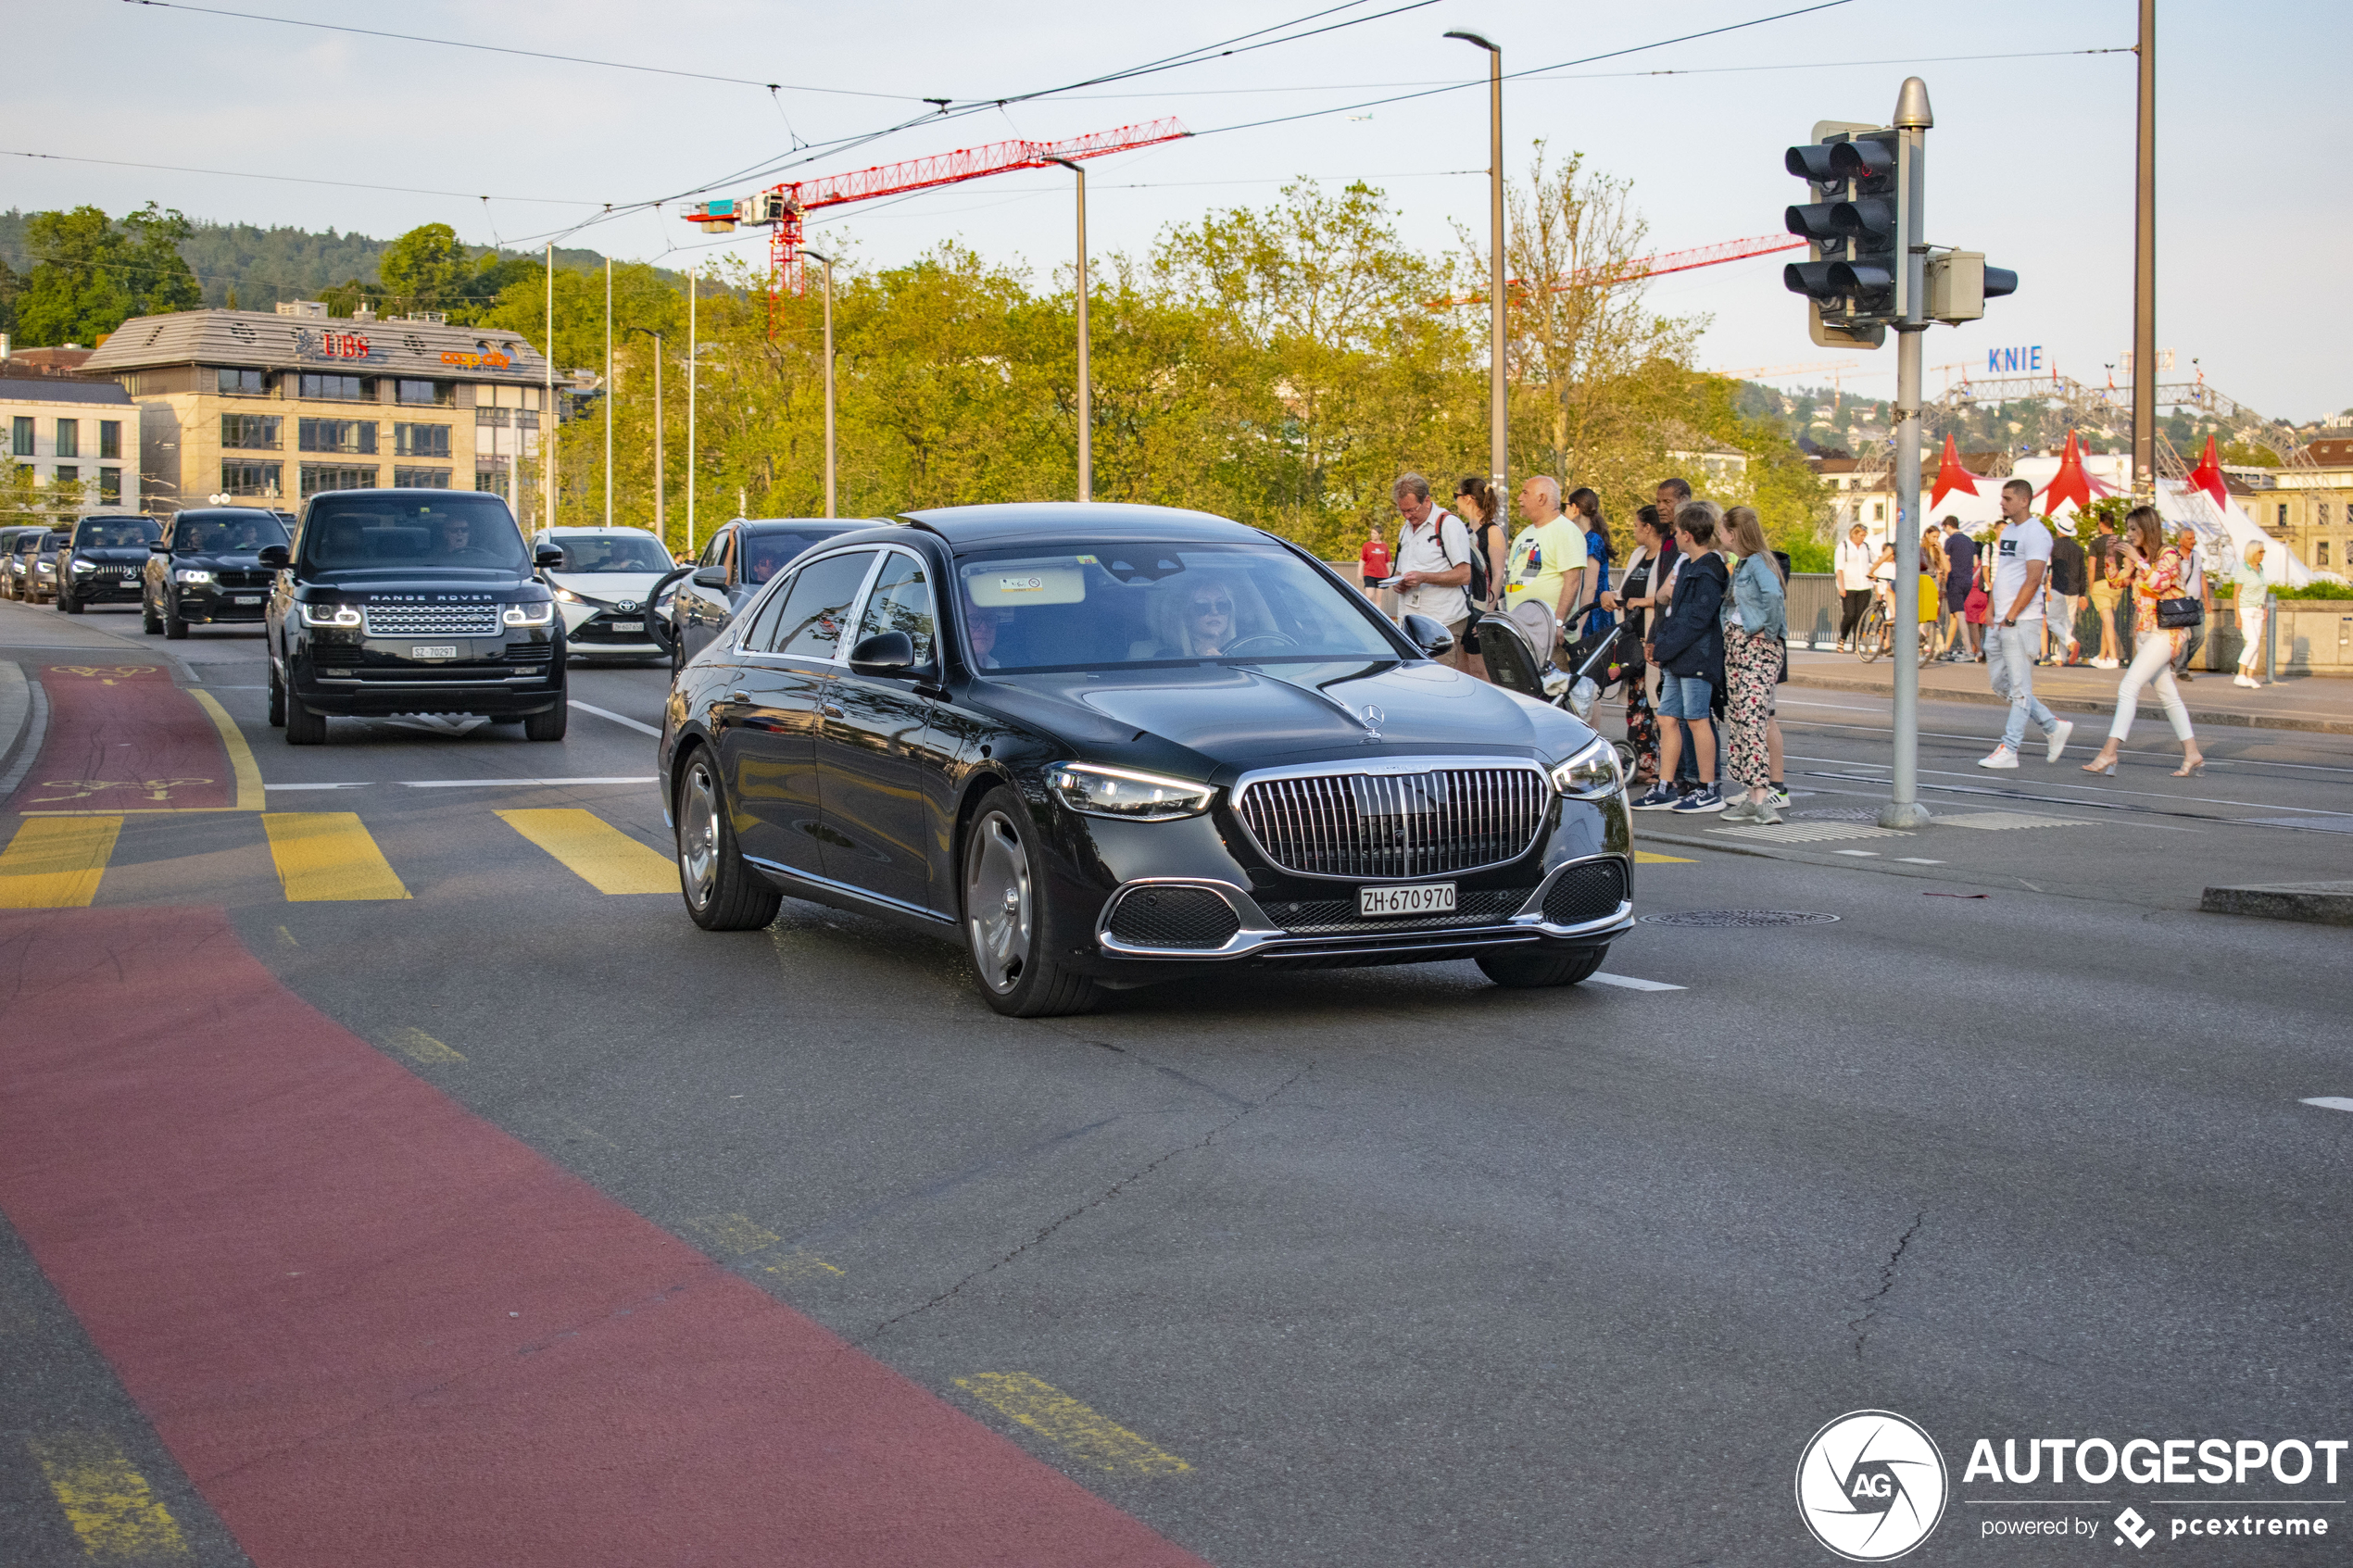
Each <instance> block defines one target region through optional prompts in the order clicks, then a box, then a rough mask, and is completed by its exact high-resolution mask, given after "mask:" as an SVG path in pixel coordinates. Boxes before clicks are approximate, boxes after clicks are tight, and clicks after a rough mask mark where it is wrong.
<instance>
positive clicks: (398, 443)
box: [392, 425, 449, 458]
mask: <svg viewBox="0 0 2353 1568" xmlns="http://www.w3.org/2000/svg"><path fill="white" fill-rule="evenodd" d="M392 455H393V456H394V457H396V458H446V457H447V456H449V427H448V426H447V425H395V426H393V427H392Z"/></svg>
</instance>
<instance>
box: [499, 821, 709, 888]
mask: <svg viewBox="0 0 2353 1568" xmlns="http://www.w3.org/2000/svg"><path fill="white" fill-rule="evenodd" d="M498 815H499V817H500V819H501V820H503V821H504V822H506V824H507V825H508V826H509V827H510V828H512V829H514V830H515V831H516V832H517V833H519V834H522V835H523V836H524V837H525V838H527V839H529V840H531V842H532V843H534V844H536V845H537V846H539V847H540V848H542V849H545V850H546V851H547V853H548V854H550V855H553V856H554V857H555V858H556V859H559V860H561V861H562V862H563V863H564V864H565V865H566V866H568V867H570V868H571V869H572V870H573V872H577V873H579V875H580V878H581V880H583V881H584V882H585V883H587V884H588V885H589V886H591V887H594V888H595V889H596V890H597V891H598V892H599V893H674V892H676V891H677V890H678V872H677V870H676V868H674V867H673V866H672V865H671V863H670V858H669V857H668V856H666V855H662V854H659V853H657V852H656V851H654V850H651V849H648V848H647V847H645V846H644V845H642V844H640V843H638V842H637V841H636V840H635V839H634V838H632V837H630V836H629V835H628V834H625V833H623V832H622V831H621V830H620V829H619V828H617V827H614V826H613V825H612V824H611V823H610V822H606V821H605V820H604V819H603V818H601V817H599V816H598V815H597V814H596V813H595V812H594V811H589V810H585V809H582V808H580V807H576V806H565V807H551V808H544V809H531V810H514V811H501V812H499V813H498Z"/></svg>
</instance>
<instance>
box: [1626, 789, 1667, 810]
mask: <svg viewBox="0 0 2353 1568" xmlns="http://www.w3.org/2000/svg"><path fill="white" fill-rule="evenodd" d="M1674 805H1675V787H1674V786H1673V785H1672V784H1653V785H1652V786H1651V792H1650V793H1649V794H1648V795H1645V796H1643V797H1642V798H1641V799H1640V800H1637V801H1635V802H1634V809H1635V810H1637V811H1665V810H1668V809H1672V808H1673V806H1674Z"/></svg>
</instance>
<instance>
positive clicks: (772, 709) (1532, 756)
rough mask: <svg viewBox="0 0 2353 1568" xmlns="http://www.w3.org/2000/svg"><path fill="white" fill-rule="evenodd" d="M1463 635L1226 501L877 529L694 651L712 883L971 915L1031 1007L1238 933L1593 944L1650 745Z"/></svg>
mask: <svg viewBox="0 0 2353 1568" xmlns="http://www.w3.org/2000/svg"><path fill="white" fill-rule="evenodd" d="M1417 644H1418V646H1417ZM1447 645H1448V640H1447V635H1446V632H1445V629H1444V628H1443V627H1441V626H1439V625H1437V624H1436V623H1434V622H1431V621H1424V620H1422V619H1421V618H1419V617H1410V618H1408V621H1407V623H1406V627H1405V630H1404V631H1403V632H1400V631H1399V630H1398V629H1397V628H1396V627H1393V626H1391V625H1390V623H1389V622H1388V621H1386V620H1385V619H1383V617H1382V616H1381V615H1380V614H1379V612H1378V610H1376V609H1375V608H1373V606H1372V605H1371V604H1370V603H1369V602H1367V601H1366V600H1365V597H1364V596H1363V595H1361V594H1359V593H1358V592H1356V591H1355V590H1354V589H1353V588H1352V587H1350V586H1349V585H1348V584H1347V583H1344V582H1343V581H1342V580H1341V579H1340V578H1339V577H1338V576H1336V575H1335V574H1334V573H1332V572H1331V571H1329V570H1328V569H1327V568H1326V567H1325V566H1324V565H1323V564H1322V563H1321V562H1319V561H1317V560H1316V559H1315V558H1314V557H1313V556H1311V555H1310V554H1308V553H1307V552H1306V551H1304V550H1302V549H1300V548H1299V547H1298V546H1293V545H1291V544H1290V543H1288V542H1286V541H1284V540H1282V539H1278V538H1276V537H1274V536H1272V535H1270V534H1267V533H1262V532H1260V531H1259V530H1256V529H1253V528H1248V527H1244V526H1243V525H1241V524H1239V523H1236V522H1230V521H1226V520H1224V519H1221V518H1215V517H1211V516H1208V515H1206V514H1204V513H1200V512H1189V511H1176V510H1168V509H1164V508H1156V507H1124V506H1101V505H1097V506H1082V505H1076V504H1067V505H1051V504H1036V505H1020V506H994V507H960V508H947V509H942V510H936V511H920V512H911V513H908V514H906V515H905V516H903V517H901V518H900V519H898V520H896V521H894V522H892V523H891V524H889V525H887V526H882V527H875V528H867V529H862V530H860V531H859V532H856V533H848V534H844V535H842V536H841V537H839V538H837V539H832V540H828V541H826V542H825V543H824V544H823V545H821V546H817V547H815V548H812V549H811V550H810V551H809V552H808V553H807V554H806V555H804V556H802V557H800V558H799V559H797V560H795V561H794V562H793V563H792V567H791V570H790V571H785V572H781V573H779V574H778V575H777V577H776V579H775V581H774V582H773V583H770V584H769V585H768V587H767V588H766V590H765V591H764V592H763V593H762V594H761V595H760V596H759V597H758V598H757V599H756V600H754V601H753V602H751V603H749V605H747V606H746V607H745V608H744V609H743V610H742V611H741V612H740V613H738V614H737V615H736V617H735V619H734V621H732V622H731V624H730V625H729V627H728V628H727V630H726V632H725V633H724V634H723V635H722V636H721V637H719V638H718V639H717V640H715V641H713V642H712V643H711V645H710V646H708V647H706V648H705V649H704V650H703V651H702V652H701V653H700V654H699V655H698V656H697V657H696V658H695V659H694V660H693V661H692V662H690V663H689V664H687V665H686V668H685V669H684V670H683V671H681V672H680V674H679V678H678V680H677V681H676V682H675V684H673V687H672V690H671V694H670V699H669V704H668V707H667V709H666V710H665V712H664V716H663V723H662V734H661V745H660V748H659V759H660V766H661V787H662V791H663V805H664V808H665V809H666V811H667V812H668V813H669V815H670V819H671V822H672V825H673V830H674V833H675V835H676V843H677V858H678V870H679V878H680V882H681V884H682V888H683V891H684V893H685V896H686V908H687V911H688V912H689V913H690V914H691V915H692V916H693V918H694V920H695V921H696V922H697V923H698V924H699V925H701V926H703V927H704V928H705V929H708V930H714V931H724V930H744V929H749V928H753V927H758V926H762V925H765V924H767V923H768V922H770V921H771V920H773V919H774V917H775V913H776V909H777V905H778V900H779V898H780V897H781V896H782V895H784V894H787V893H788V894H790V895H792V896H793V897H798V898H805V899H810V900H812V901H814V902H818V903H823V904H829V905H832V906H835V907H837V908H839V909H852V910H858V911H862V912H864V913H868V914H876V915H881V916H885V917H887V918H890V919H893V920H895V921H898V922H903V923H905V924H908V925H910V926H912V927H915V928H918V929H922V930H925V931H930V932H933V933H937V934H938V935H944V936H949V937H951V938H958V939H961V940H962V941H963V943H964V944H965V945H966V947H967V948H968V950H969V951H970V954H971V957H972V960H973V963H974V965H975V968H976V969H977V970H978V971H979V975H980V988H981V992H982V995H983V996H984V997H986V998H987V999H988V1003H989V1005H990V1006H992V1007H993V1008H995V1009H996V1010H998V1011H1000V1012H1005V1013H1012V1014H1015V1015H1018V1016H1025V1017H1035V1016H1040V1015H1047V1014H1053V1013H1067V1012H1076V1011H1079V1010H1084V1009H1085V1008H1086V1007H1088V1005H1089V1004H1090V1003H1091V1002H1092V1000H1093V999H1094V997H1095V995H1096V992H1097V990H1098V989H1099V988H1101V987H1106V986H1108V987H1124V986H1129V985H1142V984H1146V983H1149V982H1151V981H1154V980H1161V979H1168V978H1173V977H1176V976H1179V975H1200V974H1203V973H1207V972H1212V971H1214V970H1216V969H1218V968H1220V967H1221V966H1226V965H1231V964H1251V965H1258V966H1277V967H1292V968H1327V967H1345V966H1354V965H1362V964H1390V963H1419V962H1427V961H1432V960H1448V959H1464V958H1467V959H1472V960H1477V962H1478V966H1479V968H1480V969H1482V970H1483V971H1485V972H1486V973H1487V974H1488V976H1489V977H1490V978H1491V979H1493V980H1495V981H1497V982H1498V983H1500V984H1502V985H1516V986H1537V985H1568V984H1572V983H1574V982H1576V981H1579V980H1582V979H1584V978H1585V977H1586V976H1587V975H1589V974H1591V973H1592V972H1593V971H1594V970H1595V969H1596V968H1598V967H1599V966H1600V964H1601V961H1602V958H1603V955H1604V953H1605V952H1606V951H1607V950H1608V947H1609V944H1610V942H1611V941H1612V940H1613V939H1614V938H1615V937H1617V936H1618V935H1621V934H1623V933H1624V932H1625V931H1626V930H1627V929H1628V928H1629V926H1630V925H1631V923H1632V920H1633V904H1632V897H1631V896H1632V891H1633V874H1632V872H1633V866H1632V861H1633V851H1632V844H1631V830H1630V824H1629V817H1628V814H1627V805H1626V798H1625V791H1624V781H1623V779H1622V777H1621V775H1620V773H1619V770H1618V760H1617V753H1616V751H1615V749H1614V748H1613V747H1612V746H1610V744H1609V743H1608V742H1607V741H1604V740H1603V739H1602V738H1601V737H1600V736H1598V735H1596V734H1594V733H1593V732H1592V730H1591V729H1588V728H1587V727H1586V726H1585V725H1584V724H1583V723H1581V722H1579V721H1578V720H1577V719H1576V718H1575V717H1573V716H1572V715H1570V714H1569V713H1567V712H1564V711H1563V710H1561V709H1558V708H1553V707H1548V706H1546V705H1544V704H1542V703H1541V702H1537V701H1533V700H1530V699H1529V698H1527V697H1522V696H1514V695H1513V694H1511V693H1509V692H1506V691H1504V690H1501V689H1500V688H1498V687H1495V686H1492V685H1490V684H1486V683H1485V682H1482V681H1478V680H1475V679H1473V678H1472V677H1470V676H1468V675H1465V674H1462V673H1460V672H1458V671H1455V670H1453V669H1452V668H1451V667H1449V666H1447V665H1444V664H1441V663H1439V662H1437V661H1436V660H1435V659H1433V657H1432V656H1433V655H1434V654H1436V653H1441V652H1444V651H1446V648H1447Z"/></svg>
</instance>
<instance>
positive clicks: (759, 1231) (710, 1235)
mask: <svg viewBox="0 0 2353 1568" xmlns="http://www.w3.org/2000/svg"><path fill="white" fill-rule="evenodd" d="M686 1228H687V1229H688V1230H690V1231H692V1232H694V1233H695V1234H696V1235H697V1236H700V1237H702V1238H703V1241H704V1243H705V1245H707V1246H709V1247H710V1248H711V1249H712V1250H713V1251H717V1252H724V1253H726V1254H727V1255H728V1256H730V1257H738V1256H741V1255H742V1254H744V1253H746V1252H757V1251H759V1250H760V1249H761V1248H763V1247H774V1246H775V1245H776V1243H778V1242H780V1241H782V1240H784V1237H783V1236H778V1235H777V1234H776V1233H775V1232H774V1231H772V1230H770V1229H769V1228H768V1227H767V1226H765V1225H763V1224H761V1223H760V1222H759V1221H757V1220H755V1219H753V1218H752V1217H751V1216H750V1215H749V1214H706V1215H704V1216H703V1217H702V1218H701V1219H699V1220H688V1221H687V1222H686Z"/></svg>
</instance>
